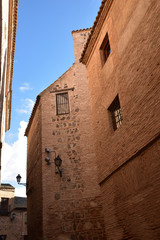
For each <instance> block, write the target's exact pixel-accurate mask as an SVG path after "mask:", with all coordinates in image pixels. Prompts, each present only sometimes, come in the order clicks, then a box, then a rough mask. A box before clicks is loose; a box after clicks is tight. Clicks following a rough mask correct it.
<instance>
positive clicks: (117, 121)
mask: <svg viewBox="0 0 160 240" xmlns="http://www.w3.org/2000/svg"><path fill="white" fill-rule="evenodd" d="M108 110H109V111H110V112H111V116H112V122H113V129H114V130H116V129H117V128H119V127H120V126H121V124H122V122H123V116H122V110H121V106H120V101H119V97H118V95H117V96H116V98H115V99H114V100H113V102H112V103H111V105H110V106H109V108H108Z"/></svg>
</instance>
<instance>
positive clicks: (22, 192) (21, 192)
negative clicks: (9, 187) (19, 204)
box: [15, 186, 26, 197]
mask: <svg viewBox="0 0 160 240" xmlns="http://www.w3.org/2000/svg"><path fill="white" fill-rule="evenodd" d="M15 196H17V197H26V188H25V187H23V186H22V187H19V188H16V189H15Z"/></svg>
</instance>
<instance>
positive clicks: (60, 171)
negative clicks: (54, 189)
mask: <svg viewBox="0 0 160 240" xmlns="http://www.w3.org/2000/svg"><path fill="white" fill-rule="evenodd" d="M45 152H46V153H47V157H46V158H45V161H46V163H47V164H48V165H50V164H51V163H53V162H51V161H50V158H49V154H50V153H51V152H54V154H55V158H54V164H55V166H56V168H57V170H58V171H56V172H58V173H59V174H60V176H61V177H62V170H61V169H60V166H61V164H62V159H61V158H60V156H59V155H58V156H57V157H56V151H50V149H49V148H45Z"/></svg>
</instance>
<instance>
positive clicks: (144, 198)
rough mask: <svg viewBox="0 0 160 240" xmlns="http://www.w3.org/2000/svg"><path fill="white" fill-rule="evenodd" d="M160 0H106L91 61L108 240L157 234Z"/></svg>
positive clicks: (91, 43)
mask: <svg viewBox="0 0 160 240" xmlns="http://www.w3.org/2000/svg"><path fill="white" fill-rule="evenodd" d="M159 16H160V2H159V1H157V0H132V1H129V0H127V1H126V0H121V1H119V0H103V1H102V5H101V7H100V10H99V12H98V16H97V18H96V21H95V23H94V25H93V28H92V31H91V34H90V36H89V39H88V41H87V44H86V46H85V49H84V51H83V54H82V56H81V59H80V61H81V62H83V63H84V64H85V65H86V67H87V72H88V80H89V91H90V99H91V109H92V121H93V129H94V139H95V151H96V158H97V164H98V171H99V178H98V179H99V180H98V182H99V184H100V187H101V194H102V198H103V209H104V216H105V229H106V234H107V239H108V240H110V239H116V240H120V239H141V240H142V239H144V240H146V239H147V240H153V239H154V240H156V239H159V236H160V228H159V225H160V192H159V189H160V121H159V114H160V107H159V106H160V54H159V51H160V28H159V26H160V17H159Z"/></svg>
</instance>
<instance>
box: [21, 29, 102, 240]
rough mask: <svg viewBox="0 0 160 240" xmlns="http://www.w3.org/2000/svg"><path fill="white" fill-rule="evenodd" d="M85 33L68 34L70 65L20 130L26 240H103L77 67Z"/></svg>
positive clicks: (83, 86) (81, 70) (83, 78)
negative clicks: (72, 58) (24, 164)
mask: <svg viewBox="0 0 160 240" xmlns="http://www.w3.org/2000/svg"><path fill="white" fill-rule="evenodd" d="M89 33H90V29H84V30H79V31H73V32H72V36H73V43H74V53H75V63H74V64H73V65H72V66H71V68H70V69H68V70H67V71H66V72H65V73H64V74H63V75H62V76H61V77H60V78H59V79H58V80H57V81H55V82H54V83H53V84H51V85H50V86H49V87H48V88H47V89H45V90H44V91H43V92H42V93H41V94H40V95H39V96H38V97H37V101H36V103H35V106H34V108H33V111H32V114H31V117H30V121H29V124H28V126H27V129H26V133H25V135H26V136H27V186H28V187H27V198H28V237H29V240H40V239H43V240H49V239H52V240H58V239H59V240H62V239H63V240H73V239H74V240H80V239H83V240H84V239H92V240H93V239H97V240H104V239H105V231H104V221H103V211H102V206H101V199H100V196H99V195H100V189H99V186H98V183H97V166H96V159H95V152H94V142H93V134H92V124H91V110H90V103H89V102H90V101H89V91H88V79H87V72H86V68H85V66H84V65H83V64H81V63H79V58H80V56H81V52H82V50H83V47H84V44H85V43H86V40H87V38H88V35H89ZM59 158H60V159H61V160H62V164H61V166H60V167H56V165H55V163H54V161H55V159H56V160H60V159H59Z"/></svg>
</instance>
